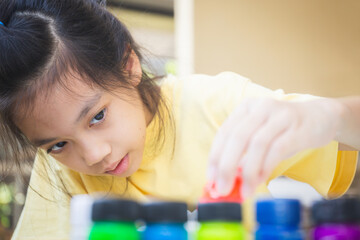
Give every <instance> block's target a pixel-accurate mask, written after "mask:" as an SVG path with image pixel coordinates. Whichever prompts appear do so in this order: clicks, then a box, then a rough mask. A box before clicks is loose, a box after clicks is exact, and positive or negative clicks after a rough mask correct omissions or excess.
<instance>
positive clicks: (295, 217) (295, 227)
mask: <svg viewBox="0 0 360 240" xmlns="http://www.w3.org/2000/svg"><path fill="white" fill-rule="evenodd" d="M256 220H257V223H258V228H257V230H256V232H255V239H256V240H269V239H272V240H303V239H304V233H303V231H301V229H300V222H301V205H300V202H299V200H296V199H259V200H258V201H257V202H256Z"/></svg>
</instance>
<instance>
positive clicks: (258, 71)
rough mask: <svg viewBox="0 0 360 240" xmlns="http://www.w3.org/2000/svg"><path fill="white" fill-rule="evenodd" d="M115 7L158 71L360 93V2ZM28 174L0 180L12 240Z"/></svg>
mask: <svg viewBox="0 0 360 240" xmlns="http://www.w3.org/2000/svg"><path fill="white" fill-rule="evenodd" d="M107 5H108V8H109V10H110V11H111V12H113V13H114V14H115V15H116V16H117V17H118V18H119V19H120V20H121V21H123V22H124V23H125V24H126V25H127V26H128V28H129V30H130V32H131V33H132V34H133V37H134V38H135V40H136V41H137V42H138V44H139V45H140V46H143V52H144V54H145V55H146V60H147V64H146V67H147V68H149V70H152V71H154V72H155V73H156V74H158V75H166V74H176V75H180V76H186V75H188V74H192V73H203V74H217V73H219V72H222V71H233V72H236V73H239V74H241V75H243V76H245V77H248V78H250V79H252V80H253V81H254V82H256V83H258V84H261V85H263V86H265V87H268V88H270V89H278V88H282V89H284V91H285V92H287V93H290V92H298V93H310V94H314V95H320V96H327V97H340V96H345V95H359V94H360V67H359V66H360V14H359V12H360V1H357V0H343V1H335V0H316V1H314V0H303V1H287V0H272V1H245V0H224V1H219V0H175V1H174V0H108V1H107ZM0 158H1V147H0ZM28 176H29V171H28V172H27V173H25V178H28ZM20 177H21V176H19V174H18V173H17V172H12V174H10V176H8V177H6V178H5V179H4V181H3V182H2V183H0V240H4V239H10V235H11V232H12V230H13V228H14V227H15V224H16V222H17V219H18V217H19V215H20V212H21V209H22V205H23V203H24V199H25V194H26V187H27V186H26V181H25V183H24V182H21V181H20ZM359 183H360V179H359V174H357V175H356V179H355V180H354V183H353V185H352V187H351V189H350V190H349V192H348V193H349V194H359V193H360V186H359ZM294 186H295V187H294ZM294 189H297V190H298V191H295V192H294ZM289 190H291V191H289ZM270 191H271V192H273V194H275V195H276V196H289V195H290V196H295V197H299V198H303V200H304V201H305V203H307V202H309V201H311V199H316V198H319V197H320V196H319V195H318V194H317V193H316V192H314V190H313V189H311V187H310V186H307V185H304V184H301V183H298V182H294V181H290V180H287V179H283V178H282V179H278V180H276V181H274V182H272V183H271V186H270ZM286 194H287V195H286Z"/></svg>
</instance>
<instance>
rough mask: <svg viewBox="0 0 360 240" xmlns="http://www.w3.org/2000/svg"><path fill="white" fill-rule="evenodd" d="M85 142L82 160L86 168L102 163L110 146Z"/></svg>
mask: <svg viewBox="0 0 360 240" xmlns="http://www.w3.org/2000/svg"><path fill="white" fill-rule="evenodd" d="M89 140H90V139H88V141H86V143H85V144H84V148H83V153H82V155H83V159H84V161H85V163H86V164H87V165H88V166H93V165H95V164H97V163H99V162H101V161H103V160H104V159H105V158H106V157H107V156H108V155H109V154H110V153H111V146H110V144H108V143H106V142H104V141H89Z"/></svg>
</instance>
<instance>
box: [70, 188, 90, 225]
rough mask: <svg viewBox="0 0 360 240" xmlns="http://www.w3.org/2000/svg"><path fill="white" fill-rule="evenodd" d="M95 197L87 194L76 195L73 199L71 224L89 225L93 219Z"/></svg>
mask: <svg viewBox="0 0 360 240" xmlns="http://www.w3.org/2000/svg"><path fill="white" fill-rule="evenodd" d="M93 202H94V199H93V198H92V197H91V196H90V195H87V194H81V195H76V196H74V197H73V198H72V199H71V206H70V211H71V217H70V218H71V219H70V222H71V225H76V226H79V225H81V226H89V225H91V224H92V221H91V210H92V204H93Z"/></svg>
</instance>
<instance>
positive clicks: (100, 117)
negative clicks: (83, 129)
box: [90, 109, 106, 126]
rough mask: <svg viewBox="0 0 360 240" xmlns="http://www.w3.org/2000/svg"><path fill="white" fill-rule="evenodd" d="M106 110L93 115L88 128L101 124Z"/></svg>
mask: <svg viewBox="0 0 360 240" xmlns="http://www.w3.org/2000/svg"><path fill="white" fill-rule="evenodd" d="M105 113H106V109H103V110H101V111H100V112H99V113H98V114H96V115H95V117H94V118H93V119H91V121H90V126H92V125H94V124H97V123H99V122H102V121H103V120H104V118H105Z"/></svg>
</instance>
